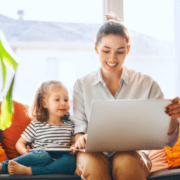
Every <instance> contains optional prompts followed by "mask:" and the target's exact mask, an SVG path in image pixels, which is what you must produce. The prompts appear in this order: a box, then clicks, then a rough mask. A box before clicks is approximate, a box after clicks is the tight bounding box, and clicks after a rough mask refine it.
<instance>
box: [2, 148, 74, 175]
mask: <svg viewBox="0 0 180 180" xmlns="http://www.w3.org/2000/svg"><path fill="white" fill-rule="evenodd" d="M13 161H15V162H17V163H19V164H21V165H24V166H28V167H31V169H32V175H42V174H67V173H68V174H73V173H74V171H75V169H76V158H75V156H73V155H71V154H63V155H61V156H60V157H59V158H58V159H57V160H55V161H53V160H52V157H51V155H50V154H49V153H47V152H46V151H43V150H35V151H32V152H30V153H28V154H25V155H22V156H20V157H17V158H15V159H13ZM8 162H9V160H8V161H4V162H2V163H1V165H2V171H1V174H8Z"/></svg>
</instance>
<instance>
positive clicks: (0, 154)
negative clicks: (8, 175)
mask: <svg viewBox="0 0 180 180" xmlns="http://www.w3.org/2000/svg"><path fill="white" fill-rule="evenodd" d="M6 160H8V158H7V156H6V153H5V151H4V149H2V146H0V162H3V161H6Z"/></svg>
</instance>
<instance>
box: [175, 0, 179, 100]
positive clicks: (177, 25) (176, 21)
mask: <svg viewBox="0 0 180 180" xmlns="http://www.w3.org/2000/svg"><path fill="white" fill-rule="evenodd" d="M174 4H175V73H174V76H175V85H174V88H175V96H179V97H180V0H175V3H174Z"/></svg>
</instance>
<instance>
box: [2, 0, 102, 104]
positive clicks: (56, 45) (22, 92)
mask: <svg viewBox="0 0 180 180" xmlns="http://www.w3.org/2000/svg"><path fill="white" fill-rule="evenodd" d="M0 1H1V0H0ZM9 4H11V11H10V10H9V8H10V6H9ZM34 4H35V5H34ZM42 4H43V6H42ZM7 9H8V10H7ZM10 12H11V13H12V14H10ZM102 12H103V0H76V1H74V0H47V1H42V0H38V2H37V1H36V0H34V1H32V0H27V1H23V0H16V1H15V2H14V1H12V0H7V1H3V7H0V23H1V24H0V25H1V27H2V31H3V33H4V35H5V37H6V39H7V41H8V43H9V44H10V46H11V47H12V49H13V51H14V52H15V53H16V55H17V56H18V58H19V60H20V63H19V65H18V69H17V73H16V78H15V85H14V90H13V99H14V100H16V101H18V102H21V103H24V104H27V105H31V103H32V101H33V98H34V94H35V92H36V90H37V88H38V87H39V86H40V84H41V82H43V81H46V80H60V81H62V82H63V83H64V84H65V85H66V86H67V87H68V89H69V92H70V96H71V97H72V91H73V85H74V82H75V80H76V79H77V78H81V77H82V76H84V75H86V74H87V73H88V72H91V71H92V70H93V69H97V67H98V66H99V62H98V58H97V56H96V53H95V51H94V46H93V45H94V42H95V35H96V32H97V30H98V29H99V27H100V24H101V23H102V20H103V18H102V14H103V13H102ZM1 86H2V85H1V84H0V88H1ZM0 98H2V97H0Z"/></svg>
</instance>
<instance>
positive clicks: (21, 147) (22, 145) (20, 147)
mask: <svg viewBox="0 0 180 180" xmlns="http://www.w3.org/2000/svg"><path fill="white" fill-rule="evenodd" d="M27 143H28V142H27V141H26V140H25V139H24V138H22V137H20V138H19V140H18V141H17V143H16V149H17V151H18V153H19V154H21V155H23V154H27V153H28V152H29V148H26V144H27Z"/></svg>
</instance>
